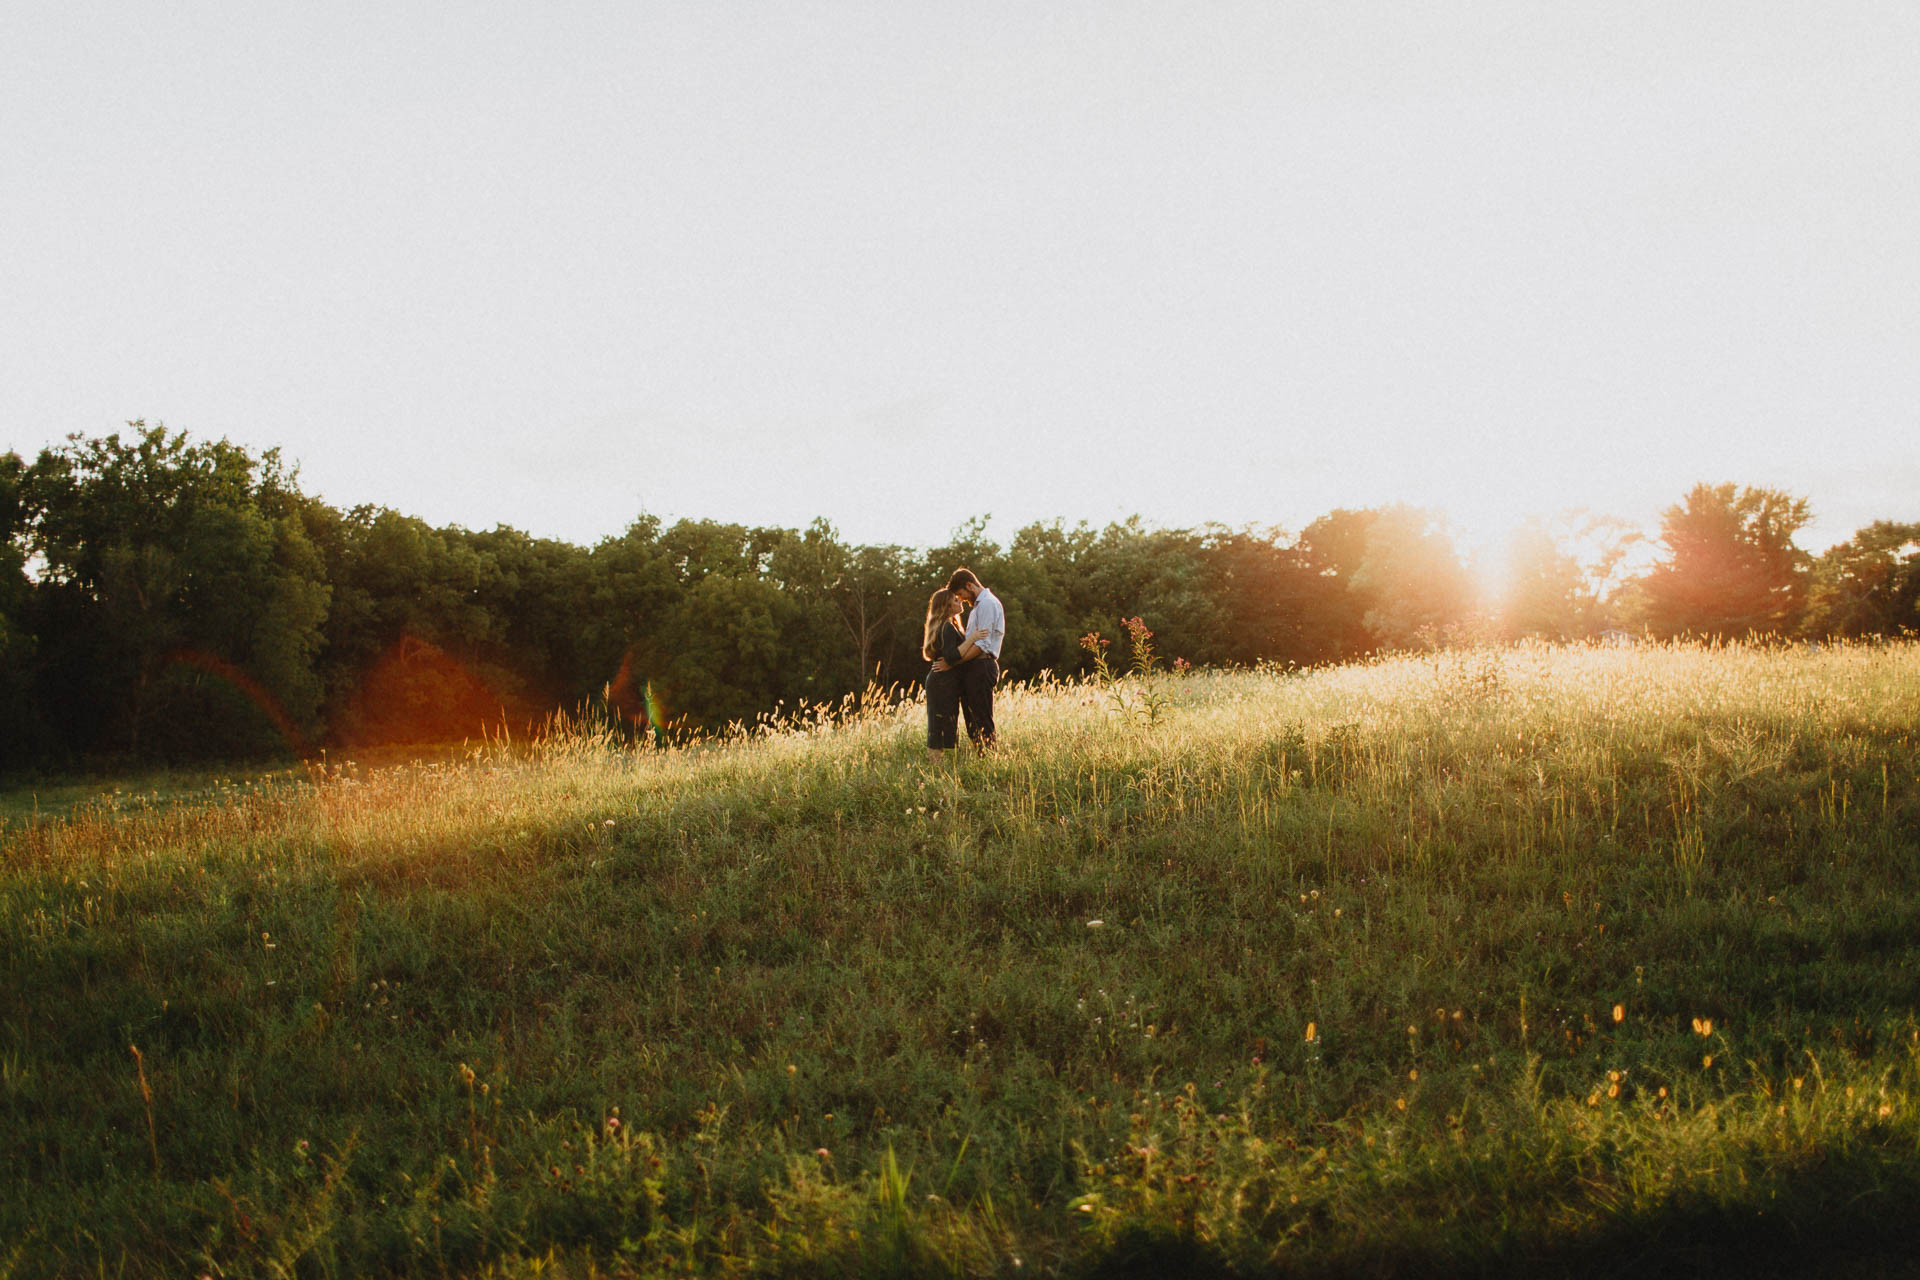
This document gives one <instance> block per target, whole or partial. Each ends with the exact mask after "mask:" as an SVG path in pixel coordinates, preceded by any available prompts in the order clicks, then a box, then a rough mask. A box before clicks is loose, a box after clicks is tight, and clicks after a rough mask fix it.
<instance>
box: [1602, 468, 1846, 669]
mask: <svg viewBox="0 0 1920 1280" xmlns="http://www.w3.org/2000/svg"><path fill="white" fill-rule="evenodd" d="M1807 519H1808V510H1807V502H1806V499H1804V498H1796V497H1793V496H1792V495H1790V494H1787V493H1785V492H1783V491H1781V490H1779V489H1756V488H1744V487H1740V486H1736V485H1731V484H1721V485H1708V484H1699V485H1695V486H1694V487H1693V488H1692V489H1690V490H1689V491H1688V492H1687V495H1686V497H1685V498H1684V499H1683V500H1682V501H1681V502H1680V503H1679V504H1678V505H1676V506H1672V507H1669V508H1667V510H1666V511H1665V512H1664V513H1663V514H1662V515H1661V517H1660V541H1661V543H1662V545H1663V546H1664V548H1665V558H1664V559H1663V560H1662V561H1661V562H1660V563H1659V564H1657V565H1655V566H1654V567H1653V569H1651V570H1650V571H1649V572H1648V573H1647V574H1646V575H1645V576H1644V577H1642V578H1641V579H1639V581H1638V583H1637V585H1636V592H1635V594H1636V603H1637V607H1638V611H1639V613H1640V616H1641V618H1642V619H1643V620H1644V622H1645V624H1646V625H1647V627H1648V628H1649V629H1650V630H1652V631H1654V632H1655V633H1656V634H1659V635H1665V636H1677V635H1696V636H1712V637H1719V638H1739V637H1743V636H1747V635H1752V634H1760V635H1775V634H1780V633H1782V632H1785V631H1788V630H1790V629H1792V627H1793V625H1794V624H1795V622H1797V621H1798V619H1799V616H1800V611H1801V607H1802V603H1803V599H1804V596H1805V590H1806V576H1807V575H1806V568H1807V563H1808V559H1809V557H1808V556H1807V554H1806V552H1804V551H1802V550H1800V548H1798V547H1796V546H1795V545H1794V544H1793V536H1794V534H1795V533H1797V532H1799V530H1800V529H1801V528H1802V527H1803V526H1805V524H1806V523H1807Z"/></svg>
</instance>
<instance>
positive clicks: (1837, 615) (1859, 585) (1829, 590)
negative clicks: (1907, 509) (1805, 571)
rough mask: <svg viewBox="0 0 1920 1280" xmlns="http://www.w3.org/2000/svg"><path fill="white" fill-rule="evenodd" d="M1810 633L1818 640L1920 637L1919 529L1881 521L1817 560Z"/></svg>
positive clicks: (1808, 622) (1808, 621) (1915, 525)
mask: <svg viewBox="0 0 1920 1280" xmlns="http://www.w3.org/2000/svg"><path fill="white" fill-rule="evenodd" d="M1806 631H1807V633H1808V634H1810V635H1818V636H1895V635H1906V634H1911V633H1913V632H1915V631H1920V523H1912V524H1901V523H1896V522H1895V521H1892V520H1876V521H1875V522H1874V523H1872V524H1870V525H1868V526H1867V527H1866V528H1864V529H1862V530H1860V531H1859V532H1857V533H1855V534H1854V535H1853V537H1851V538H1849V539H1847V540H1846V541H1845V542H1842V543H1840V544H1839V545H1838V546H1835V547H1831V548H1829V549H1828V550H1827V551H1826V552H1825V554H1823V555H1821V556H1820V558H1819V559H1817V560H1815V561H1814V563H1813V572H1812V587H1811V590H1810V592H1809V598H1808V603H1807V619H1806Z"/></svg>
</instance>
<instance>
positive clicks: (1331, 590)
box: [1294, 507, 1381, 665]
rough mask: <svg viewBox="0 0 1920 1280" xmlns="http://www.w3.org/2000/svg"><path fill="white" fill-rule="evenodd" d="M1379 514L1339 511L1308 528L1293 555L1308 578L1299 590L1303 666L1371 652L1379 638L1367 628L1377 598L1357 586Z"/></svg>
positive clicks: (1300, 648)
mask: <svg viewBox="0 0 1920 1280" xmlns="http://www.w3.org/2000/svg"><path fill="white" fill-rule="evenodd" d="M1379 515H1380V513H1379V512H1378V511H1375V510H1371V509H1361V510H1349V509H1347V508H1344V507H1341V508H1336V509H1335V510H1333V511H1330V512H1328V513H1327V514H1326V515H1324V516H1321V517H1320V518H1319V519H1317V520H1315V521H1314V522H1313V523H1312V524H1309V525H1308V526H1307V527H1306V528H1305V529H1303V530H1301V532H1300V537H1299V539H1298V540H1297V541H1296V542H1295V544H1294V552H1295V554H1296V556H1297V557H1298V559H1299V563H1300V568H1301V570H1302V572H1303V573H1304V575H1305V577H1306V581H1304V582H1303V583H1302V588H1301V601H1300V603H1301V606H1302V607H1301V612H1300V615H1299V616H1300V622H1299V624H1298V625H1299V632H1298V636H1299V638H1298V645H1299V656H1297V657H1295V658H1294V661H1296V662H1299V663H1302V664H1303V665H1304V664H1311V663H1316V662H1337V661H1340V660H1341V659H1344V658H1352V657H1357V656H1359V655H1361V654H1364V653H1368V652H1370V651H1372V650H1373V649H1374V648H1375V647H1377V646H1378V645H1379V644H1380V643H1381V639H1380V636H1379V635H1378V634H1376V633H1375V631H1374V630H1373V628H1372V627H1370V626H1369V625H1368V624H1367V615H1368V613H1370V612H1371V611H1372V610H1373V607H1374V604H1375V596H1374V593H1373V591H1372V590H1371V588H1370V587H1369V586H1368V585H1367V584H1365V583H1363V582H1361V581H1359V576H1360V569H1361V566H1362V564H1363V563H1364V562H1365V561H1366V556H1367V539H1368V536H1369V534H1370V533H1371V531H1372V529H1373V526H1374V522H1375V521H1376V520H1378V518H1379Z"/></svg>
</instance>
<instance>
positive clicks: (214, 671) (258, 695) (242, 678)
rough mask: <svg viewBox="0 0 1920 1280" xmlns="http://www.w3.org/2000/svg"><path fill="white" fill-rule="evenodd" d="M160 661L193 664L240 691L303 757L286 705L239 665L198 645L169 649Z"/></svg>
mask: <svg viewBox="0 0 1920 1280" xmlns="http://www.w3.org/2000/svg"><path fill="white" fill-rule="evenodd" d="M162 661H163V662H164V664H165V665H167V666H180V667H192V668H193V669H194V670H195V671H204V672H206V673H207V674H208V675H210V676H212V677H214V678H215V679H216V680H222V681H225V682H226V684H227V685H228V686H229V687H231V688H233V689H234V690H236V691H237V692H238V693H240V694H241V695H242V696H243V697H245V698H246V699H247V700H248V701H249V702H251V703H253V705H254V706H256V707H258V708H260V710H261V712H262V713H263V714H265V716H266V717H267V719H269V720H271V721H272V722H273V727H274V728H275V729H276V730H277V731H278V732H279V734H280V738H281V740H282V741H283V742H285V743H286V744H287V750H289V751H291V752H293V753H294V754H295V755H297V756H301V757H303V758H304V757H305V756H306V754H307V740H306V736H305V735H304V734H302V733H301V732H300V729H299V727H298V726H297V725H295V724H294V723H293V717H292V716H289V715H288V714H287V713H286V711H285V709H283V708H282V707H281V705H280V704H279V703H278V702H277V701H275V700H274V697H273V695H272V694H270V693H268V692H267V691H266V690H265V689H264V688H262V687H261V685H260V682H259V681H258V680H255V679H254V678H253V677H252V676H250V675H248V674H247V673H246V672H244V671H242V670H241V669H240V668H239V667H236V666H234V665H233V664H232V663H231V662H228V661H227V660H226V659H225V658H216V657H215V656H214V655H212V654H210V653H202V652H200V651H199V650H198V649H175V650H174V651H173V652H172V653H169V654H167V655H166V657H165V658H164V659H163V660H162Z"/></svg>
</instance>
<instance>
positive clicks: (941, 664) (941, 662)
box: [933, 658, 953, 671]
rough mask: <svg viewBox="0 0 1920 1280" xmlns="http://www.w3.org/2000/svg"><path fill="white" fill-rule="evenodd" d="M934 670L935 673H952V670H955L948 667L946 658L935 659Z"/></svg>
mask: <svg viewBox="0 0 1920 1280" xmlns="http://www.w3.org/2000/svg"><path fill="white" fill-rule="evenodd" d="M933 669H934V670H935V671H951V670H953V668H952V667H950V666H948V665H947V660H946V659H945V658H935V659H934V660H933Z"/></svg>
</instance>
